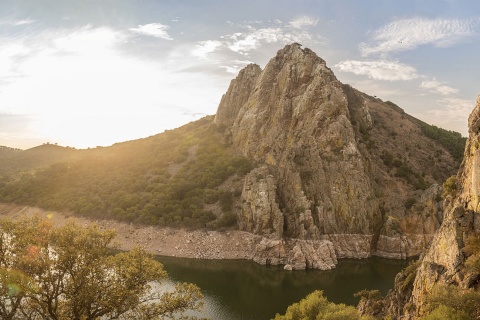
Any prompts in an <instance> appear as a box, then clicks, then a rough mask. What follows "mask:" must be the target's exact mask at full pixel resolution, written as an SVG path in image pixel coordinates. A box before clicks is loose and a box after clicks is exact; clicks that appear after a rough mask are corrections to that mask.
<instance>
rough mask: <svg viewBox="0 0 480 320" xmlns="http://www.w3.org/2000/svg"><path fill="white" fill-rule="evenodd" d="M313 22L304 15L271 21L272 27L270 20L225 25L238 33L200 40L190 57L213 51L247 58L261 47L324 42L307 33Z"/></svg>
mask: <svg viewBox="0 0 480 320" xmlns="http://www.w3.org/2000/svg"><path fill="white" fill-rule="evenodd" d="M317 22H318V20H317V19H314V18H311V17H307V16H303V17H300V18H296V19H293V20H290V21H288V22H282V21H280V20H275V21H274V22H273V25H272V21H270V22H269V23H266V24H265V23H263V22H262V21H253V22H245V24H243V25H235V24H234V23H232V22H227V23H229V25H230V26H231V27H237V28H238V29H239V31H238V32H233V33H229V34H225V35H223V36H220V38H219V39H218V40H207V41H201V42H199V43H198V44H197V46H196V48H195V49H194V50H193V51H192V54H193V55H195V56H198V57H202V58H204V57H205V56H206V55H208V54H210V53H213V52H214V51H217V50H221V49H226V50H228V51H230V52H232V53H235V54H241V55H243V56H249V55H250V53H251V52H252V51H255V50H257V49H259V48H260V47H261V46H262V45H264V44H288V43H292V42H299V43H302V42H307V43H311V44H312V43H326V39H325V38H322V37H320V36H318V35H316V34H314V33H312V32H311V28H312V27H314V26H315V25H316V24H317ZM232 70H233V69H232Z"/></svg>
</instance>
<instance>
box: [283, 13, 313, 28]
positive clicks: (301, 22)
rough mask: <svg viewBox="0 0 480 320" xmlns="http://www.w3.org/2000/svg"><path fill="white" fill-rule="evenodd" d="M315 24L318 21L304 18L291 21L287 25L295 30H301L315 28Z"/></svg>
mask: <svg viewBox="0 0 480 320" xmlns="http://www.w3.org/2000/svg"><path fill="white" fill-rule="evenodd" d="M317 23H318V19H314V18H311V17H306V16H304V17H300V18H297V19H293V20H291V21H290V22H289V24H290V25H291V26H292V27H293V28H295V29H303V28H304V27H312V26H316V25H317Z"/></svg>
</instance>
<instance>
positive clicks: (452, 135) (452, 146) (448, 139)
mask: <svg viewBox="0 0 480 320" xmlns="http://www.w3.org/2000/svg"><path fill="white" fill-rule="evenodd" d="M419 123H420V128H421V130H422V133H423V134H424V135H426V136H427V137H429V138H430V139H433V140H435V141H437V142H438V143H440V144H441V145H442V146H443V147H444V148H445V149H447V150H448V152H449V153H450V154H451V155H452V157H454V158H455V160H458V161H461V160H462V158H463V152H464V150H465V143H466V142H467V138H464V137H462V135H461V134H460V133H458V132H455V131H450V130H445V129H442V128H439V127H437V126H433V125H429V124H427V123H425V122H422V121H419Z"/></svg>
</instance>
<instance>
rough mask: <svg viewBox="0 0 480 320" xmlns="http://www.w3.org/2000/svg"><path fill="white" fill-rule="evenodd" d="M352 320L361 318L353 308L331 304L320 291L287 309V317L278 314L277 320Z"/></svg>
mask: <svg viewBox="0 0 480 320" xmlns="http://www.w3.org/2000/svg"><path fill="white" fill-rule="evenodd" d="M298 319H302V320H322V319H329V320H330V319H331V320H334V319H335V320H341V319H344V320H351V319H366V318H361V317H360V315H359V314H358V312H357V309H355V308H354V307H352V306H347V305H344V304H335V303H333V302H329V301H328V300H327V298H325V297H324V296H323V292H322V291H320V290H317V291H314V292H312V293H311V294H309V295H308V296H307V297H305V298H304V299H302V300H301V301H300V302H297V303H294V304H292V305H291V306H289V307H288V308H287V312H286V313H285V315H280V314H277V315H276V316H275V320H298Z"/></svg>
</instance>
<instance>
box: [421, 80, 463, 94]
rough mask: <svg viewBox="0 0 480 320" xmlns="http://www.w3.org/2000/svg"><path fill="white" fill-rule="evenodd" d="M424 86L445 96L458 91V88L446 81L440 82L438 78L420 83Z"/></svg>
mask: <svg viewBox="0 0 480 320" xmlns="http://www.w3.org/2000/svg"><path fill="white" fill-rule="evenodd" d="M420 86H421V87H422V88H425V89H428V90H429V91H431V92H435V93H440V94H441V95H443V96H448V95H452V94H456V93H458V89H455V88H452V87H450V86H446V85H445V82H440V81H437V80H435V79H434V80H427V81H422V84H421V85H420Z"/></svg>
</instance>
